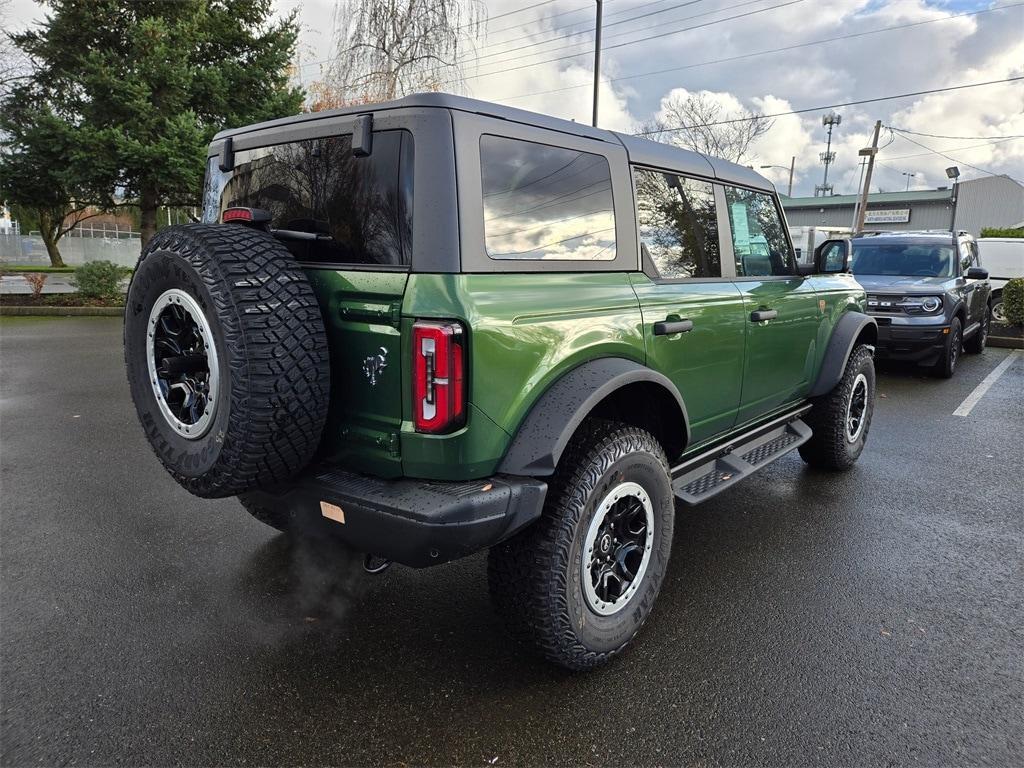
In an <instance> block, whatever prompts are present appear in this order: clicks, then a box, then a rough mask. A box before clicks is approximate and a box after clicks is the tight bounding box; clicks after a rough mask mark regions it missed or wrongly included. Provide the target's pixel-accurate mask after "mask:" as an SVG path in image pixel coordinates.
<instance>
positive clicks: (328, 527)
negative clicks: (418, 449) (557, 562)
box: [247, 470, 547, 568]
mask: <svg viewBox="0 0 1024 768" xmlns="http://www.w3.org/2000/svg"><path fill="white" fill-rule="evenodd" d="M546 493H547V483H544V482H542V481H540V480H535V479H533V478H528V477H511V476H505V475H501V476H497V477H492V478H488V479H486V480H473V481H470V482H458V483H441V482H431V481H426V480H411V479H405V478H403V479H399V480H382V479H379V478H375V477H368V476H366V475H358V474H355V473H353V472H346V471H343V470H323V471H320V472H316V473H313V474H310V475H308V476H305V477H301V478H299V479H298V480H297V481H295V482H293V483H290V484H289V485H288V486H287V487H284V488H277V489H266V490H261V491H254V492H252V493H249V494H247V497H248V498H250V499H252V500H253V501H254V502H256V503H258V504H261V505H264V506H267V507H270V508H273V509H279V510H281V509H283V510H285V511H287V512H288V513H289V517H290V518H291V521H292V525H293V526H295V527H296V528H298V529H300V530H302V531H303V532H304V533H307V534H313V535H316V534H318V533H322V534H325V535H331V536H335V537H337V538H339V539H341V540H342V541H344V542H346V543H347V544H349V545H350V546H352V547H353V548H355V549H357V550H359V551H361V552H367V553H371V554H374V555H380V556H381V557H385V558H387V559H389V560H394V561H395V562H398V563H403V564H404V565H410V566H413V567H417V568H422V567H425V566H428V565H437V564H439V563H444V562H448V561H449V560H455V559H457V558H460V557H465V556H466V555H471V554H473V553H474V552H477V551H479V550H481V549H485V548H487V547H490V546H492V545H494V544H497V543H498V542H499V541H502V540H503V539H506V538H508V537H509V536H511V535H512V534H514V533H516V532H517V531H519V530H520V529H522V528H523V527H524V526H526V525H528V524H529V523H531V522H533V521H534V520H536V519H537V518H538V517H540V513H541V508H542V507H543V505H544V497H545V494H546ZM326 505H329V506H326ZM338 510H340V512H339V511H338ZM342 521H344V522H342Z"/></svg>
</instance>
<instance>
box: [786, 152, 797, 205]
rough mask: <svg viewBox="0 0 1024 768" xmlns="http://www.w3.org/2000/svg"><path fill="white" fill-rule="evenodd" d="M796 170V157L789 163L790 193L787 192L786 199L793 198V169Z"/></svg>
mask: <svg viewBox="0 0 1024 768" xmlns="http://www.w3.org/2000/svg"><path fill="white" fill-rule="evenodd" d="M794 168H796V155H793V158H792V159H791V160H790V161H789V191H788V192H786V197H792V196H793V169H794Z"/></svg>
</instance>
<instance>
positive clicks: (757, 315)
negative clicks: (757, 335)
mask: <svg viewBox="0 0 1024 768" xmlns="http://www.w3.org/2000/svg"><path fill="white" fill-rule="evenodd" d="M778 316H779V313H778V311H777V310H774V309H755V310H754V311H753V312H751V313H750V319H751V320H753V321H754V322H755V323H761V322H764V321H765V320H774V319H775V318H776V317H778Z"/></svg>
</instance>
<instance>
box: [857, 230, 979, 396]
mask: <svg viewBox="0 0 1024 768" xmlns="http://www.w3.org/2000/svg"><path fill="white" fill-rule="evenodd" d="M851 244H852V251H853V253H852V261H851V270H852V272H853V274H854V275H856V277H857V281H858V282H859V283H860V284H861V285H863V286H864V289H865V290H866V291H867V294H868V314H870V315H872V316H873V317H874V318H875V319H876V320H877V322H878V349H877V355H878V357H879V358H880V359H890V360H902V361H908V362H914V363H917V364H918V365H920V366H929V367H931V368H932V369H933V370H934V372H935V374H936V375H938V376H942V377H945V378H949V377H950V376H952V375H953V373H954V372H955V371H956V363H957V360H958V359H959V357H960V353H961V351H962V350H963V349H966V350H967V351H968V352H981V351H982V350H983V349H984V348H985V342H986V341H987V339H988V331H989V323H990V321H991V318H992V288H991V286H990V285H989V281H988V271H987V270H985V269H983V268H981V267H980V266H979V263H978V244H977V243H976V242H975V241H974V238H973V237H972V236H971V235H969V234H968V233H966V232H955V233H954V232H942V231H924V232H861V233H859V234H858V235H856V236H854V237H853V238H852V240H851Z"/></svg>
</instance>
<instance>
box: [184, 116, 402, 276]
mask: <svg viewBox="0 0 1024 768" xmlns="http://www.w3.org/2000/svg"><path fill="white" fill-rule="evenodd" d="M412 153H413V146H412V134H410V133H409V132H407V131H380V132H377V133H374V135H373V152H372V153H371V154H370V155H369V156H368V157H356V156H355V155H353V154H352V139H351V137H350V136H331V137H325V138H321V139H311V140H308V141H299V142H294V143H290V144H277V145H275V146H270V147H261V148H259V149H252V150H245V151H239V152H236V153H235V167H234V170H233V171H230V172H228V173H222V172H221V171H219V170H218V168H217V163H218V160H217V158H215V157H214V158H210V161H209V162H210V166H209V170H208V172H207V179H206V191H205V201H204V210H203V218H204V220H205V221H208V222H215V221H219V220H220V217H221V215H222V214H223V212H224V210H225V209H226V208H234V207H243V208H259V209H262V210H265V211H267V212H268V213H269V214H270V219H271V220H270V228H271V230H272V231H273V232H274V234H275V235H276V236H277V237H278V239H279V240H281V241H282V242H284V243H285V245H286V246H287V247H288V249H289V250H290V251H291V252H292V253H293V254H294V255H295V257H296V258H297V259H299V260H300V261H309V262H320V263H330V264H346V265H347V264H354V265H381V266H396V267H400V266H408V265H409V261H410V249H411V240H412V169H413V154H412Z"/></svg>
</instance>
